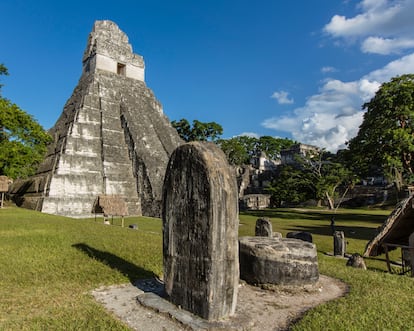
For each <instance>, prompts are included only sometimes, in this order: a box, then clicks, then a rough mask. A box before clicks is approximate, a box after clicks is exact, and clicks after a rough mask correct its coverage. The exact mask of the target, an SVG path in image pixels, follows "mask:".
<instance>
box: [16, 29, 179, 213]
mask: <svg viewBox="0 0 414 331" xmlns="http://www.w3.org/2000/svg"><path fill="white" fill-rule="evenodd" d="M82 63H83V71H82V76H81V78H80V80H79V83H78V85H77V86H76V88H75V89H74V91H73V94H72V96H71V97H70V98H69V100H68V101H67V102H66V104H65V106H64V109H63V112H62V114H61V116H60V117H59V119H58V120H57V122H56V124H55V125H54V127H53V128H52V129H51V130H50V134H51V135H52V136H53V138H54V142H53V144H51V145H50V146H49V149H48V154H47V156H46V158H45V160H44V161H43V163H42V164H41V165H40V167H39V169H38V171H37V174H36V175H35V176H34V177H32V178H30V179H29V180H27V181H24V182H22V181H20V182H18V183H16V184H15V185H14V187H13V188H12V192H11V193H12V195H14V197H15V198H16V201H17V202H18V204H19V205H21V206H23V207H27V208H31V209H36V210H39V211H42V212H45V213H50V214H59V215H66V216H72V217H85V216H91V215H92V214H91V212H92V206H93V203H94V201H95V199H96V198H97V197H98V195H102V194H107V195H119V196H122V197H123V198H124V199H125V200H126V202H127V205H128V213H129V214H130V215H148V216H159V215H160V206H161V191H162V183H163V180H164V175H165V169H166V166H167V163H168V160H169V157H170V155H171V153H172V152H173V150H174V149H175V148H176V147H178V146H179V145H180V144H182V141H181V139H180V138H179V136H178V134H177V132H176V130H175V129H174V128H173V127H172V126H171V124H170V121H169V120H168V118H167V117H166V116H165V115H164V114H163V110H162V106H161V104H160V103H159V102H158V101H157V99H156V98H155V96H154V94H153V92H152V91H151V90H150V89H149V88H148V87H147V86H146V84H145V79H144V78H145V75H144V74H145V66H144V60H143V58H142V57H141V56H140V55H137V54H134V53H133V51H132V47H131V45H130V44H129V42H128V37H127V36H126V35H125V33H123V32H122V31H121V30H120V29H119V28H118V26H117V25H116V24H115V23H113V22H111V21H96V22H95V25H94V27H93V31H92V32H91V33H90V35H89V39H88V43H87V47H86V50H85V52H84V56H83V60H82Z"/></svg>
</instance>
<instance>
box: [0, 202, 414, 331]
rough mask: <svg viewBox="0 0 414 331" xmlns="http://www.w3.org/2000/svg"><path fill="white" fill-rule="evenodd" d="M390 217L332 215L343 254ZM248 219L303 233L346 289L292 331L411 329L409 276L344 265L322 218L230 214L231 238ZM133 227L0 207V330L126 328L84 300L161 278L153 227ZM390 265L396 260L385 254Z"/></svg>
mask: <svg viewBox="0 0 414 331" xmlns="http://www.w3.org/2000/svg"><path fill="white" fill-rule="evenodd" d="M389 213H390V210H388V211H382V210H339V211H338V214H337V216H336V226H337V229H338V230H342V231H344V232H345V237H346V239H347V242H348V248H347V252H348V253H356V252H358V253H362V252H363V251H364V248H365V245H366V243H367V241H368V240H369V239H370V238H371V237H372V236H373V234H374V233H375V229H376V228H377V227H378V226H379V225H381V224H382V222H383V221H384V220H385V219H386V217H387V216H388V214H389ZM258 217H269V218H270V219H271V220H272V223H273V231H278V232H281V233H282V234H283V235H284V236H285V234H286V233H287V232H289V231H296V230H304V231H309V232H311V233H312V234H313V238H314V242H315V243H316V245H317V249H318V257H319V269H320V272H321V273H323V274H326V275H329V276H332V277H336V278H339V279H341V280H343V281H345V282H346V283H348V284H349V285H350V293H349V294H348V295H347V296H346V297H344V298H341V299H338V300H335V301H332V302H329V303H327V304H324V305H321V306H319V307H317V308H315V309H312V310H311V311H309V312H308V313H307V314H306V315H305V316H304V318H303V319H302V320H301V321H300V322H298V323H297V324H296V325H295V326H294V327H293V330H414V319H413V318H412V311H414V300H413V298H412V296H413V294H412V293H413V289H414V286H413V284H414V279H412V278H410V277H407V276H400V275H396V274H389V273H387V272H385V269H386V266H385V262H384V261H383V260H382V259H383V257H379V258H376V259H366V260H365V262H366V264H367V267H368V269H369V270H368V271H363V270H357V269H353V268H349V267H346V266H345V263H346V261H345V260H343V259H338V258H333V257H330V256H328V255H326V254H325V253H326V252H332V250H333V239H332V236H331V235H330V221H329V220H330V214H329V213H328V212H325V211H323V210H317V209H315V210H310V211H309V210H307V211H301V210H293V209H276V210H266V211H261V212H249V213H245V214H241V215H240V231H239V232H240V235H241V236H243V235H253V234H254V226H255V222H256V219H257V218H258ZM125 223H126V225H128V224H132V223H134V224H137V225H138V230H132V229H129V228H127V227H125V228H122V227H121V226H120V220H115V225H114V226H107V225H104V224H103V223H102V219H99V220H98V221H95V220H94V219H88V220H78V219H70V218H65V217H59V216H52V215H46V214H41V213H38V212H33V211H29V210H25V209H20V208H16V207H8V208H4V209H1V210H0V330H92V329H93V330H128V328H127V327H126V326H125V325H123V324H122V323H120V322H118V321H117V320H116V319H114V318H112V316H111V315H110V314H109V313H107V312H106V311H105V310H104V309H103V308H102V307H101V306H100V305H99V304H97V303H96V302H95V301H94V299H93V298H92V296H91V295H90V294H89V293H90V291H91V290H92V289H95V288H97V287H99V286H101V285H110V284H121V283H126V282H130V281H134V280H136V279H139V278H148V277H151V276H153V275H158V276H161V275H162V235H161V231H162V230H161V228H162V225H161V221H160V220H159V219H154V218H146V217H139V218H137V217H135V218H127V219H126V220H125ZM393 255H394V258H397V256H398V254H397V252H395V253H394V254H393Z"/></svg>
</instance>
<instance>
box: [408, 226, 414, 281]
mask: <svg viewBox="0 0 414 331" xmlns="http://www.w3.org/2000/svg"><path fill="white" fill-rule="evenodd" d="M408 246H409V247H410V248H409V252H410V265H411V277H414V232H413V233H411V234H410V237H408Z"/></svg>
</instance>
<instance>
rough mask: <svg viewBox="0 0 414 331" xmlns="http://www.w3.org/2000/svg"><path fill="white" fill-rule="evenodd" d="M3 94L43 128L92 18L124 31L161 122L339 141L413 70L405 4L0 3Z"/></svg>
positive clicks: (218, 0) (263, 0)
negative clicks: (388, 87) (378, 96)
mask: <svg viewBox="0 0 414 331" xmlns="http://www.w3.org/2000/svg"><path fill="white" fill-rule="evenodd" d="M0 12H1V13H2V15H1V16H2V18H1V20H0V29H1V37H0V40H1V43H0V63H3V64H4V65H5V66H6V67H7V68H8V71H9V76H3V77H0V83H1V84H3V85H4V86H3V88H2V90H1V93H2V96H3V97H6V98H8V99H10V100H11V101H12V102H14V103H16V104H17V105H18V106H20V107H21V108H22V109H24V110H25V111H26V112H28V113H29V114H31V115H32V116H33V117H34V118H35V119H36V120H37V121H38V122H39V123H40V124H41V125H42V126H43V127H44V128H45V129H49V128H51V127H52V126H53V125H54V123H55V122H56V120H57V119H58V117H59V116H60V114H61V112H62V110H63V106H64V104H65V103H66V101H67V100H68V99H69V97H70V96H71V94H72V91H73V89H74V88H75V87H76V85H77V83H78V80H79V78H80V76H81V72H82V55H83V52H84V50H85V48H86V43H87V39H88V35H89V33H90V32H91V30H92V27H93V24H94V22H95V21H96V20H104V19H105V20H111V21H113V22H115V23H116V24H117V25H118V26H119V28H120V29H121V30H122V31H123V32H125V33H126V34H127V36H128V38H129V42H130V44H131V45H132V48H133V52H134V53H137V54H139V55H142V56H143V57H144V61H145V80H146V84H147V86H148V87H149V88H151V89H152V90H153V91H154V93H155V96H156V97H157V99H158V100H159V101H160V102H161V104H162V105H163V109H164V113H165V114H166V115H167V117H168V118H169V119H170V120H180V119H182V118H185V119H187V120H189V121H190V122H192V121H193V120H199V121H202V122H216V123H218V124H220V125H221V126H222V127H223V135H222V138H231V137H234V136H238V135H250V136H255V137H259V136H264V135H269V136H273V137H280V138H285V137H286V138H290V139H293V140H296V141H298V142H301V143H306V144H311V145H315V146H318V147H321V148H326V149H327V150H329V151H331V152H335V151H337V150H338V149H341V148H344V147H345V146H346V145H345V143H346V142H347V141H349V139H351V138H352V137H354V136H355V135H356V134H357V133H358V127H359V125H360V124H361V122H362V119H363V113H364V110H363V109H362V105H363V104H364V103H365V102H367V101H369V100H370V99H371V98H372V97H373V96H374V95H375V92H376V91H377V90H378V88H379V86H380V85H381V83H383V82H387V81H389V80H390V79H391V78H392V77H395V76H397V75H403V74H407V73H414V19H413V17H414V0H398V1H391V0H362V1H358V0H313V1H308V0H302V1H298V0H295V1H281V0H280V1H278V0H259V1H252V0H209V1H194V0H176V1H166V0H165V1H162V0H151V1H149V0H147V1H140V0H135V1H133V0H129V1H128V0H118V1H106V0H100V1H96V0H88V1H79V0H71V1H45V0H38V1H28V0H26V1H22V0H2V2H1V3H0Z"/></svg>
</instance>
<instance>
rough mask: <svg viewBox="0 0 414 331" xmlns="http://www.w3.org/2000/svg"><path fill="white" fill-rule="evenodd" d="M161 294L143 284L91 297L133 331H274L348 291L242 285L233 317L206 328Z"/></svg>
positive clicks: (328, 281) (331, 283)
mask: <svg viewBox="0 0 414 331" xmlns="http://www.w3.org/2000/svg"><path fill="white" fill-rule="evenodd" d="M163 289H164V284H163V283H162V282H161V281H159V280H157V279H147V280H141V281H138V282H137V283H135V284H123V285H114V286H109V287H101V288H99V289H96V290H94V291H93V292H92V295H93V296H94V298H95V299H96V300H97V301H98V302H99V303H101V304H102V305H103V306H104V307H105V308H106V309H107V310H108V311H109V312H110V313H112V314H113V316H114V317H115V318H118V319H119V320H120V321H122V322H123V323H125V324H126V325H128V327H130V328H131V329H132V330H135V331H144V330H145V331H147V330H150V331H165V330H168V331H184V330H185V331H188V330H193V331H195V330H197V331H201V330H215V331H219V330H223V331H224V330H238V331H276V330H287V329H288V327H289V325H291V323H292V322H293V321H296V320H297V319H299V318H300V316H301V315H302V314H303V313H304V312H305V311H306V310H308V309H311V308H313V307H315V306H317V305H319V304H321V303H323V302H326V301H329V300H333V299H336V298H338V297H341V296H343V295H345V294H346V292H347V290H348V288H347V286H346V284H345V283H342V282H341V281H339V280H336V279H334V278H330V277H327V276H324V275H321V276H320V279H319V281H318V282H317V283H315V284H312V285H305V286H294V287H292V286H274V287H272V289H271V290H270V289H266V290H265V289H262V288H260V287H255V286H250V285H248V284H246V283H244V282H241V283H240V285H239V297H238V300H237V308H236V314H235V315H234V316H232V317H231V318H227V319H225V320H223V321H220V322H213V323H210V322H208V321H206V320H203V319H200V318H199V317H197V316H195V315H193V314H191V313H189V312H187V311H185V310H183V309H180V308H179V307H177V306H175V305H172V304H171V303H170V302H168V301H166V300H165V299H164V298H163Z"/></svg>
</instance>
